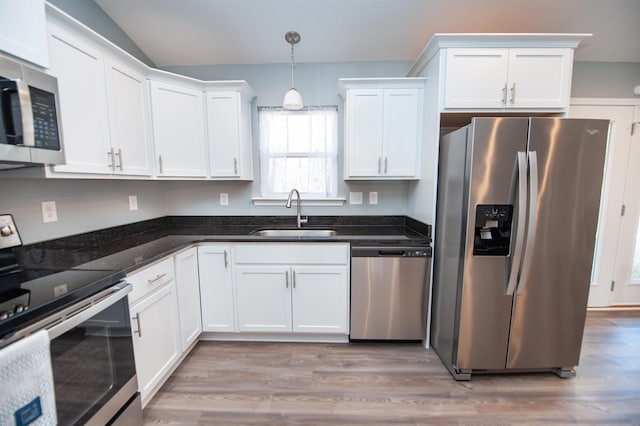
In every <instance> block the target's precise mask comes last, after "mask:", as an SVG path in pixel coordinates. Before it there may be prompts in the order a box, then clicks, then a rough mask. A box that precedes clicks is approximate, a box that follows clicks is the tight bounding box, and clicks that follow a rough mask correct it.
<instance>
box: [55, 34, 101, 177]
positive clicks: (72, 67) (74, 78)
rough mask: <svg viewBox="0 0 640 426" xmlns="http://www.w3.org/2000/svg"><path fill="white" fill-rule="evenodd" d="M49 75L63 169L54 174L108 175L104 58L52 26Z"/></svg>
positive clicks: (76, 38)
mask: <svg viewBox="0 0 640 426" xmlns="http://www.w3.org/2000/svg"><path fill="white" fill-rule="evenodd" d="M49 28H50V30H51V34H50V36H49V51H50V55H51V74H53V75H54V76H56V77H57V78H58V90H59V91H60V109H61V115H60V119H61V121H62V134H63V138H64V150H65V158H66V165H64V166H55V167H54V170H55V171H57V172H75V173H111V172H112V170H111V168H109V167H108V166H109V165H111V161H110V157H109V155H110V150H111V144H110V136H109V123H108V113H109V111H108V108H107V99H106V96H107V93H106V92H107V91H106V84H105V73H104V56H103V54H102V53H101V52H100V51H99V50H98V49H95V48H94V47H93V46H92V45H91V44H89V43H87V42H86V41H84V40H82V39H81V38H80V37H78V36H76V35H75V34H72V33H70V32H67V31H66V30H64V29H63V28H60V27H58V26H57V25H55V24H53V23H51V25H50V26H49Z"/></svg>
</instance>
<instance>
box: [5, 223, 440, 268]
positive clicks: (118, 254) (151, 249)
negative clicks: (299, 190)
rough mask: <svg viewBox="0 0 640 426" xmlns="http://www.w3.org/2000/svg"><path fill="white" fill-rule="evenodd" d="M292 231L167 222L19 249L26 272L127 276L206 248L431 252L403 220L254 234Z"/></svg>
mask: <svg viewBox="0 0 640 426" xmlns="http://www.w3.org/2000/svg"><path fill="white" fill-rule="evenodd" d="M265 228H268V229H274V228H277V229H281V228H295V217H291V216H249V217H247V216H223V217H220V216H212V217H207V216H168V217H164V218H159V219H152V220H149V221H144V222H138V223H135V224H130V225H123V226H118V227H114V228H108V229H104V230H100V231H94V232H89V233H85V234H79V235H74V236H71V237H65V238H60V239H57V240H52V241H45V242H42V243H35V244H30V245H26V246H24V247H21V248H20V249H19V250H18V255H19V258H20V263H21V264H22V265H24V266H28V267H48V268H71V267H77V266H82V267H83V268H96V269H113V270H124V271H125V272H127V273H130V272H132V271H134V270H136V269H138V268H140V267H142V266H144V265H147V264H149V263H152V262H154V261H156V260H159V259H161V258H163V257H165V256H168V255H170V254H172V253H175V252H177V251H179V250H181V249H183V248H186V247H188V246H189V245H191V244H196V243H206V242H348V243H350V244H351V245H352V246H353V245H389V246H396V245H403V246H418V247H425V246H430V243H431V226H430V225H426V224H423V223H421V222H418V221H416V220H414V219H411V218H408V217H405V216H319V217H311V218H310V221H309V223H308V224H307V225H305V226H304V228H307V229H333V230H335V231H337V235H335V236H330V237H263V236H256V235H252V233H253V232H254V231H256V230H258V229H265Z"/></svg>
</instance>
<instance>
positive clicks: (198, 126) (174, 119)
mask: <svg viewBox="0 0 640 426" xmlns="http://www.w3.org/2000/svg"><path fill="white" fill-rule="evenodd" d="M151 103H152V111H153V138H154V142H155V147H156V156H157V158H156V160H157V161H158V169H157V170H158V176H159V177H163V176H166V177H203V178H204V177H206V175H207V150H206V140H205V124H204V103H203V94H202V92H201V91H199V90H195V89H190V88H187V87H182V86H178V85H175V84H169V83H162V82H158V81H151Z"/></svg>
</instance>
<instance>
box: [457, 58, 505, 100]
mask: <svg viewBox="0 0 640 426" xmlns="http://www.w3.org/2000/svg"><path fill="white" fill-rule="evenodd" d="M508 61H509V50H508V49H477V48H469V49H451V48H450V49H447V61H446V65H445V81H444V108H493V109H496V108H504V107H505V103H504V101H505V96H506V95H505V90H506V84H507V69H508Z"/></svg>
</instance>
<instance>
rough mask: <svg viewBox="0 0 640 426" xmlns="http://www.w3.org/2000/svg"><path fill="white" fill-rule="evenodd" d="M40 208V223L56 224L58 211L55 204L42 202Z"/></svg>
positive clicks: (53, 202)
mask: <svg viewBox="0 0 640 426" xmlns="http://www.w3.org/2000/svg"><path fill="white" fill-rule="evenodd" d="M41 206H42V222H43V223H49V222H57V221H58V211H57V210H56V202H55V201H43V202H42V203H41Z"/></svg>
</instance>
